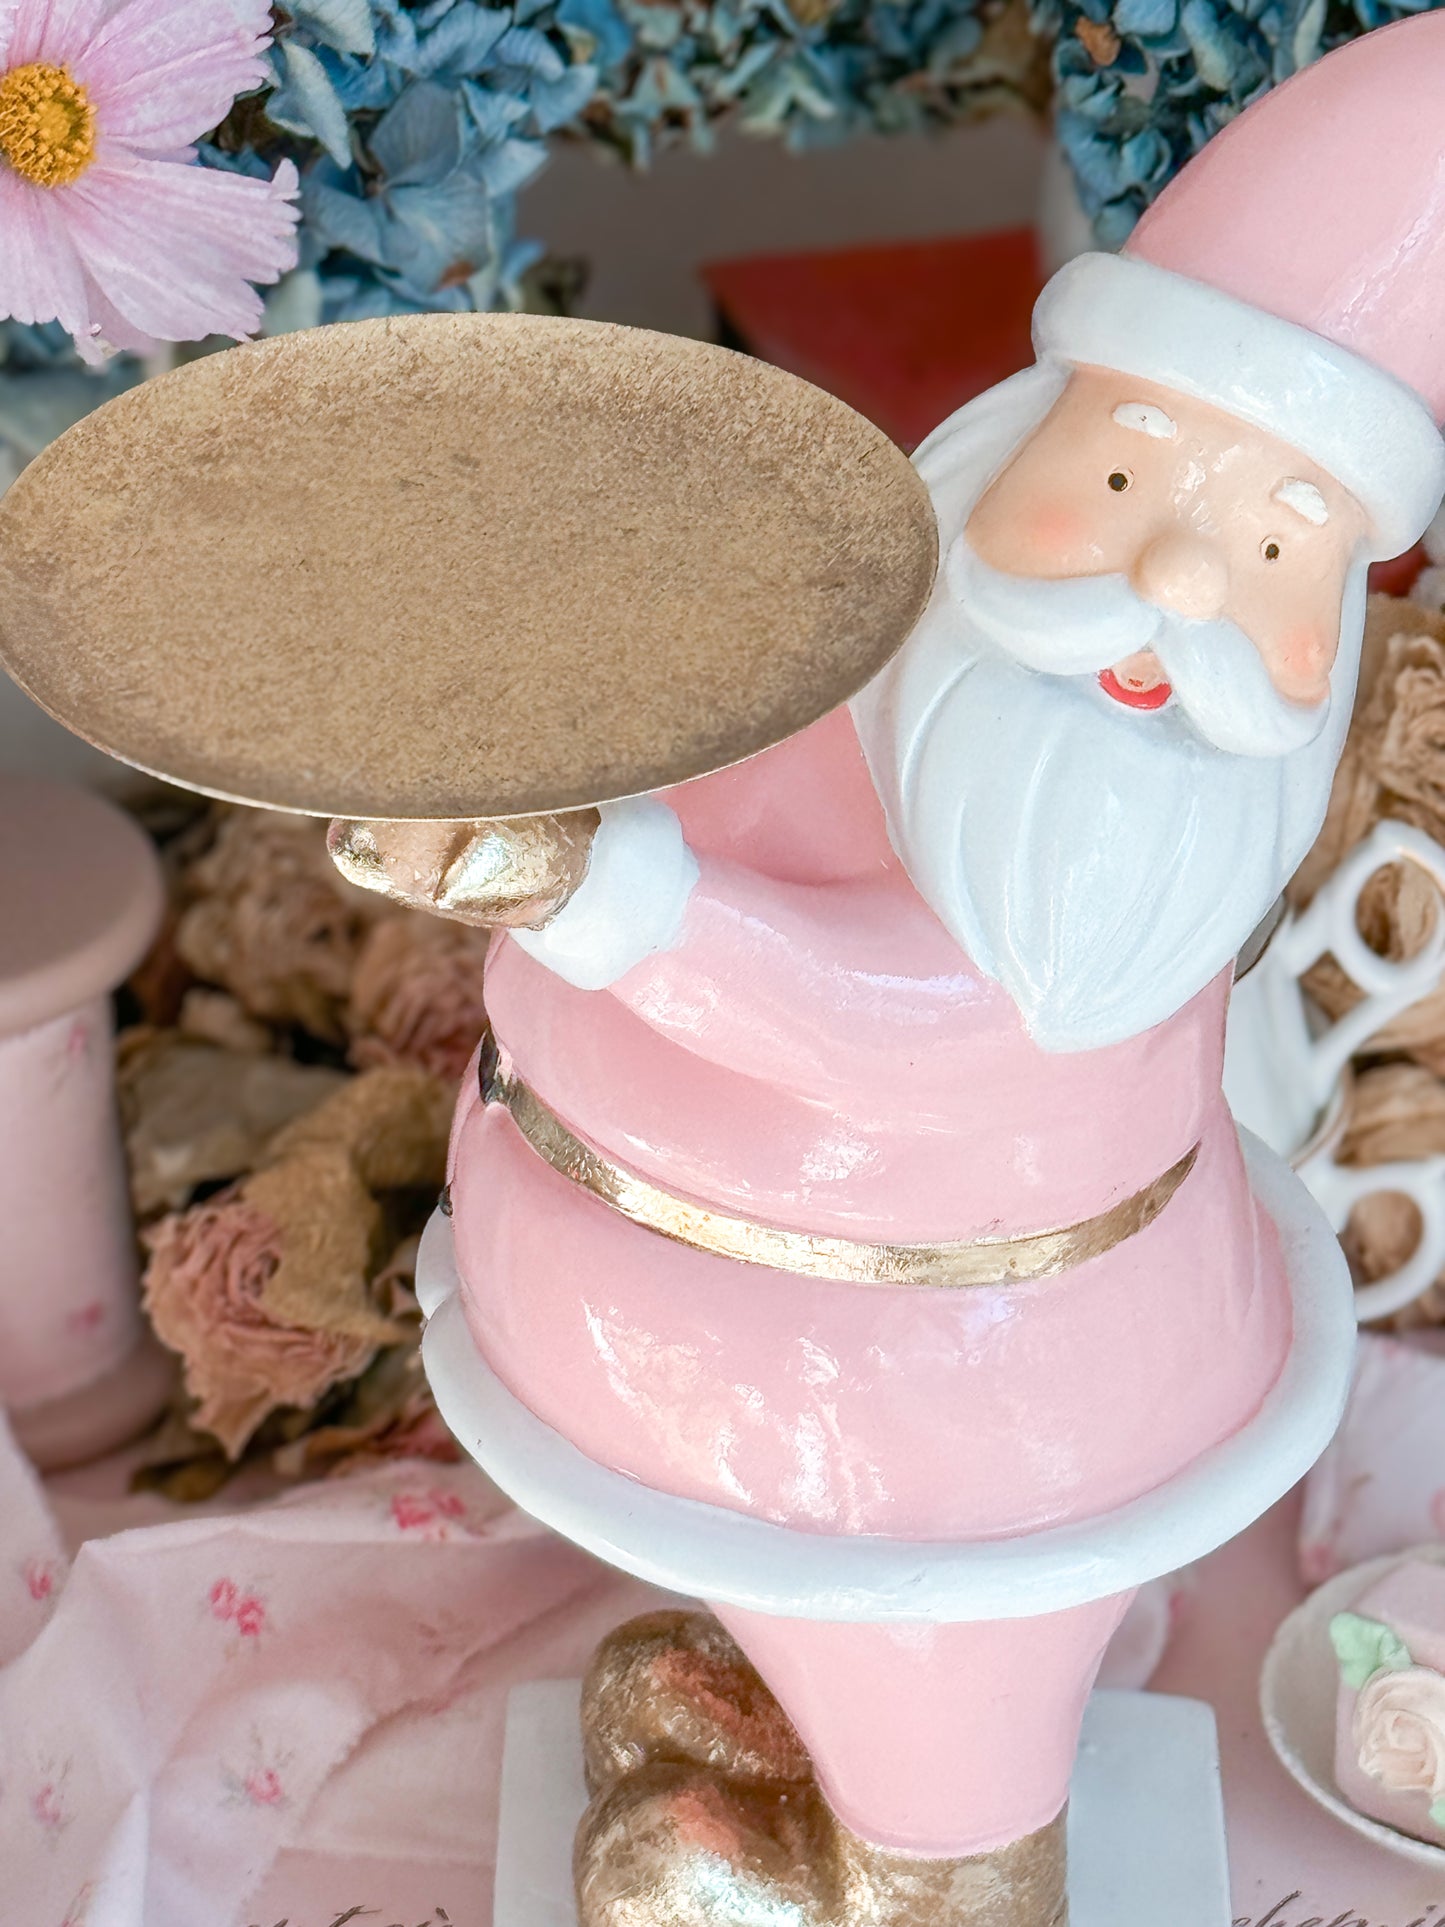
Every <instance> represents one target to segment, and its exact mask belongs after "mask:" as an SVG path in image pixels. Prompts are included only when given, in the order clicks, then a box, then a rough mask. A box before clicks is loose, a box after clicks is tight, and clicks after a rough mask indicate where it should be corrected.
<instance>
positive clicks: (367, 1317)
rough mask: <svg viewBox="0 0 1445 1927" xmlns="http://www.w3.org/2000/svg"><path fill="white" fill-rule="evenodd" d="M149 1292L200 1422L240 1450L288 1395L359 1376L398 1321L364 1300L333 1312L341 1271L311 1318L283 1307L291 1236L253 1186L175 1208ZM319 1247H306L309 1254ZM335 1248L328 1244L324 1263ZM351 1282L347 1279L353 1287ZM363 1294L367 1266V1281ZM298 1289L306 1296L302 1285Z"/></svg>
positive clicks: (156, 1247) (233, 1453)
mask: <svg viewBox="0 0 1445 1927" xmlns="http://www.w3.org/2000/svg"><path fill="white" fill-rule="evenodd" d="M147 1242H148V1243H149V1245H150V1263H149V1265H148V1266H147V1269H146V1276H145V1300H146V1307H147V1310H148V1311H149V1313H150V1316H151V1320H152V1322H153V1324H154V1325H155V1328H156V1331H157V1333H158V1334H159V1335H160V1337H161V1338H162V1339H163V1340H164V1342H165V1343H166V1344H167V1345H169V1346H170V1347H171V1348H172V1349H173V1350H174V1351H177V1352H179V1353H180V1355H181V1357H182V1359H183V1360H184V1361H185V1378H186V1389H187V1390H188V1391H189V1392H190V1394H191V1395H192V1397H194V1398H195V1399H196V1400H197V1401H198V1404H197V1410H196V1413H195V1423H196V1424H197V1425H199V1426H201V1427H203V1428H204V1429H205V1430H206V1431H208V1432H211V1433H213V1434H214V1436H215V1437H216V1438H218V1439H219V1440H220V1442H221V1444H222V1445H223V1446H224V1448H225V1450H226V1452H227V1454H228V1455H229V1456H230V1457H232V1458H236V1457H238V1456H239V1455H240V1453H241V1452H242V1451H243V1450H244V1448H245V1446H246V1444H247V1442H248V1441H249V1440H250V1438H251V1437H252V1435H253V1434H254V1433H255V1431H256V1429H257V1427H258V1426H259V1425H260V1424H261V1423H262V1421H263V1420H264V1419H265V1418H266V1417H267V1416H268V1415H269V1414H270V1413H271V1412H273V1411H276V1410H277V1409H279V1408H281V1407H285V1406H299V1407H303V1408H304V1407H308V1406H311V1405H313V1404H314V1403H315V1402H316V1400H317V1399H318V1398H320V1397H321V1395H322V1393H323V1392H326V1391H329V1390H330V1389H331V1387H332V1386H334V1385H338V1384H340V1383H342V1382H343V1381H344V1380H346V1379H351V1378H355V1377H356V1376H357V1374H358V1373H360V1372H361V1371H362V1370H364V1368H365V1367H366V1365H367V1364H368V1363H369V1361H370V1360H371V1358H372V1357H373V1356H374V1355H375V1353H376V1350H377V1347H378V1345H379V1344H380V1343H383V1342H385V1339H386V1336H387V1335H388V1332H389V1329H390V1328H389V1327H388V1326H387V1325H386V1324H385V1322H384V1321H383V1320H381V1319H380V1318H379V1317H377V1316H376V1315H375V1314H374V1313H369V1312H367V1311H366V1310H365V1309H364V1307H361V1308H357V1307H348V1310H347V1314H346V1315H340V1316H329V1317H328V1316H325V1315H324V1311H325V1306H326V1299H327V1294H328V1292H329V1294H330V1296H332V1297H335V1296H337V1295H339V1294H338V1293H337V1292H336V1291H335V1289H334V1287H333V1286H332V1282H331V1280H329V1279H328V1280H327V1281H326V1285H325V1286H324V1287H323V1289H322V1290H321V1291H319V1292H318V1293H317V1300H318V1313H319V1314H322V1315H318V1316H317V1318H316V1320H315V1322H314V1323H313V1324H310V1325H305V1324H301V1323H299V1322H296V1321H295V1320H293V1319H288V1318H286V1317H285V1316H284V1315H281V1314H280V1313H279V1312H278V1308H277V1305H276V1304H275V1302H274V1300H275V1296H276V1293H275V1292H274V1291H272V1292H271V1298H272V1302H271V1303H268V1302H267V1300H268V1288H270V1287H272V1286H273V1283H275V1282H276V1281H278V1278H279V1275H280V1274H281V1273H282V1271H283V1266H284V1267H286V1268H287V1269H288V1270H289V1271H292V1272H294V1271H295V1270H297V1268H298V1267H297V1265H296V1262H295V1258H294V1256H293V1257H292V1259H291V1262H290V1264H289V1265H288V1263H287V1253H288V1243H289V1244H291V1245H295V1244H297V1243H301V1242H304V1241H303V1240H301V1239H297V1238H296V1237H294V1236H293V1237H292V1238H291V1239H290V1240H288V1238H287V1236H286V1231H285V1230H284V1229H283V1227H282V1225H281V1224H279V1223H278V1222H277V1219H276V1218H275V1217H274V1216H272V1215H271V1214H270V1213H268V1212H266V1211H264V1210H263V1209H261V1208H260V1206H259V1205H258V1204H256V1203H255V1202H253V1201H252V1200H251V1199H249V1198H248V1197H246V1196H245V1195H244V1193H241V1192H238V1193H232V1194H229V1195H223V1196H221V1197H217V1198H215V1199H212V1200H210V1201H209V1202H207V1203H205V1204H202V1205H197V1206H196V1207H194V1208H193V1209H192V1210H190V1211H185V1212H181V1213H179V1214H177V1215H174V1216H172V1217H168V1218H164V1219H162V1220H161V1222H160V1223H159V1224H158V1225H156V1226H154V1227H153V1228H152V1229H151V1231H150V1232H149V1233H148V1234H147ZM306 1255H308V1254H303V1261H304V1257H305V1256H306ZM326 1256H329V1254H323V1260H322V1262H323V1263H324V1262H325V1258H326ZM350 1284H351V1279H350V1277H349V1275H348V1276H346V1277H344V1278H343V1280H342V1288H343V1293H344V1292H345V1291H346V1289H347V1287H349V1286H350ZM360 1287H361V1291H362V1292H363V1293H364V1289H365V1279H364V1275H363V1276H362V1278H361V1280H360ZM287 1295H288V1297H289V1298H291V1299H293V1300H294V1299H296V1298H297V1293H296V1290H295V1287H294V1285H293V1287H292V1289H291V1291H290V1293H289V1294H287Z"/></svg>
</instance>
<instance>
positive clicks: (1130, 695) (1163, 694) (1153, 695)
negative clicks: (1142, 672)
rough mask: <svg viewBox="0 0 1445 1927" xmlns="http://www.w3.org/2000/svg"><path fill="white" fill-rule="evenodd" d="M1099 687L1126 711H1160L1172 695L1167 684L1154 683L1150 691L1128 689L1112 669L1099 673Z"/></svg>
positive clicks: (1172, 692)
mask: <svg viewBox="0 0 1445 1927" xmlns="http://www.w3.org/2000/svg"><path fill="white" fill-rule="evenodd" d="M1099 687H1100V689H1102V690H1103V692H1104V694H1105V695H1106V696H1112V697H1113V698H1114V701H1115V702H1116V703H1123V705H1124V707H1125V708H1126V709H1162V708H1163V707H1164V705H1165V703H1167V702H1168V700H1169V698H1170V697H1171V696H1172V695H1173V694H1174V691H1173V690H1172V689H1171V688H1170V686H1169V684H1168V683H1167V682H1156V683H1155V684H1154V686H1153V688H1152V689H1130V688H1129V686H1128V684H1127V683H1122V682H1120V680H1119V678H1118V677H1117V676H1116V675H1115V674H1114V672H1113V670H1112V669H1105V670H1103V671H1102V672H1101V673H1100V676H1099Z"/></svg>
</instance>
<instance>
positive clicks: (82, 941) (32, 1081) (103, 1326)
mask: <svg viewBox="0 0 1445 1927" xmlns="http://www.w3.org/2000/svg"><path fill="white" fill-rule="evenodd" d="M0 825H3V837H4V841H3V846H0V848H3V864H0V886H3V899H0V1226H3V1228H4V1229H3V1238H0V1404H3V1406H4V1407H5V1408H6V1411H7V1414H8V1417H9V1419H10V1423H11V1425H12V1427H13V1428H14V1430H15V1432H16V1434H17V1435H18V1437H19V1439H20V1441H21V1443H22V1444H23V1445H24V1446H25V1447H26V1449H27V1450H28V1451H29V1452H30V1454H31V1456H32V1458H34V1459H35V1461H36V1462H37V1463H38V1464H39V1465H41V1466H42V1467H45V1468H51V1467H54V1466H58V1465H63V1464H70V1463H74V1462H76V1461H78V1460H81V1459H85V1458H89V1457H92V1456H94V1455H95V1454H97V1453H100V1452H104V1451H106V1450H108V1449H109V1448H111V1447H112V1446H115V1445H118V1444H120V1443H121V1442H122V1441H124V1440H125V1439H127V1438H130V1437H133V1436H134V1435H135V1433H136V1432H138V1431H139V1430H140V1429H141V1428H142V1427H143V1426H144V1425H145V1424H146V1423H147V1422H148V1421H149V1420H150V1419H151V1418H152V1417H154V1415H155V1413H156V1412H157V1410H158V1409H159V1407H160V1405H161V1404H162V1403H163V1401H164V1398H165V1394H166V1390H167V1387H168V1383H169V1371H168V1367H167V1365H166V1363H165V1360H164V1355H163V1354H162V1353H161V1352H160V1350H159V1347H157V1346H156V1345H155V1343H154V1341H153V1340H152V1339H150V1338H149V1337H148V1335H147V1333H146V1328H145V1324H144V1320H143V1319H142V1316H141V1310H140V1295H139V1283H138V1280H139V1266H138V1254H137V1247H136V1240H135V1232H134V1227H133V1225H132V1222H131V1215H130V1206H129V1201H128V1196H127V1189H126V1178H125V1165H124V1159H123V1156H122V1150H121V1140H120V1129H119V1121H118V1118H117V1115H116V1103H115V1075H114V1051H113V1047H112V1029H113V1026H112V1019H111V993H112V991H113V990H114V989H115V987H116V985H117V984H119V983H120V982H122V981H123V979H124V978H125V977H126V976H127V975H129V973H130V972H131V971H132V970H133V969H134V968H135V966H136V964H138V963H139V962H140V960H141V958H142V957H143V956H144V954H145V952H146V950H147V949H148V947H149V946H150V944H151V942H152V940H153V938H154V936H155V933H156V930H157V929H158V927H159V925H160V921H161V915H162V911H163V907H164V890H163V886H162V881H161V871H160V864H159V862H158V860H157V857H156V854H155V850H154V848H153V847H152V845H151V843H150V840H149V839H148V838H147V837H146V835H145V834H144V832H143V831H142V830H141V829H140V828H139V827H138V826H137V825H136V824H135V823H134V822H132V820H131V819H130V818H129V817H127V816H125V815H124V814H122V812H121V811H120V810H118V809H116V808H114V807H113V806H112V805H111V804H109V803H106V802H104V801H102V800H101V799H100V798H99V797H96V796H93V795H90V794H89V793H87V792H86V791H83V790H77V789H70V788H67V787H64V786H62V785H61V784H58V783H50V782H45V781H41V780H39V779H37V778H33V777H28V776H26V777H21V776H9V775H0Z"/></svg>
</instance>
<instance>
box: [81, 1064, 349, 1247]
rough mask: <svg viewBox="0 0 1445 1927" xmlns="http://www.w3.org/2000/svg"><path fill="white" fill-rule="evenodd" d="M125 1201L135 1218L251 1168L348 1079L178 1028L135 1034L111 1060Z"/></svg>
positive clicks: (170, 1207) (182, 1201)
mask: <svg viewBox="0 0 1445 1927" xmlns="http://www.w3.org/2000/svg"><path fill="white" fill-rule="evenodd" d="M117 1082H118V1086H119V1094H120V1110H121V1123H122V1129H123V1131H124V1134H125V1148H126V1157H127V1160H128V1162H129V1166H130V1182H131V1197H132V1200H133V1202H134V1204H135V1209H136V1213H137V1215H138V1216H139V1217H141V1218H148V1217H151V1216H152V1215H153V1214H154V1213H155V1212H157V1211H163V1210H171V1211H174V1210H178V1209H179V1208H180V1207H181V1206H183V1205H185V1204H188V1203H189V1202H190V1199H191V1195H192V1193H193V1192H194V1190H195V1188H196V1186H197V1185H200V1184H214V1183H216V1182H217V1181H218V1180H229V1179H231V1178H236V1177H240V1176H242V1175H243V1174H244V1173H246V1172H248V1171H250V1170H252V1169H253V1168H254V1166H255V1165H256V1164H257V1163H258V1162H259V1160H260V1158H261V1156H262V1154H263V1152H264V1151H265V1149H266V1147H267V1145H268V1144H269V1143H270V1141H271V1139H272V1138H273V1137H274V1136H275V1134H276V1133H277V1132H278V1131H279V1130H280V1129H281V1128H282V1127H283V1126H284V1125H287V1124H290V1123H292V1122H293V1121H294V1120H295V1119H296V1118H298V1117H300V1116H302V1115H303V1114H304V1113H305V1112H307V1111H309V1110H313V1109H314V1108H315V1107H316V1106H317V1105H318V1104H320V1103H321V1102H322V1101H323V1099H325V1098H327V1097H329V1096H330V1095H331V1094H332V1092H333V1091H335V1090H337V1089H338V1087H339V1086H340V1085H342V1084H343V1083H344V1082H345V1078H344V1075H343V1073H341V1072H339V1071H330V1070H323V1069H321V1068H320V1067H319V1066H314V1065H306V1064H297V1063H293V1062H292V1061H291V1060H290V1059H289V1058H284V1057H271V1056H266V1057H261V1056H256V1055H254V1054H253V1055H250V1056H238V1055H237V1054H235V1053H234V1052H232V1051H227V1050H222V1049H220V1048H219V1047H217V1046H216V1045H214V1044H205V1043H201V1042H199V1041H196V1040H193V1039H190V1038H187V1037H184V1036H181V1035H180V1034H179V1033H177V1032H175V1031H159V1032H157V1031H132V1032H129V1033H127V1034H126V1035H125V1036H123V1037H122V1038H121V1040H120V1048H119V1054H118V1059H117Z"/></svg>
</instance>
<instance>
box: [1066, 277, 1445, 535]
mask: <svg viewBox="0 0 1445 1927" xmlns="http://www.w3.org/2000/svg"><path fill="white" fill-rule="evenodd" d="M1034 346H1035V348H1036V350H1037V352H1038V355H1039V358H1040V360H1043V359H1044V358H1045V357H1048V358H1051V359H1053V360H1055V361H1064V362H1070V363H1073V364H1076V365H1080V366H1086V367H1097V368H1112V369H1115V370H1117V371H1118V372H1119V373H1121V374H1129V375H1138V376H1140V377H1141V378H1142V379H1144V380H1146V381H1152V382H1158V383H1159V384H1160V386H1161V387H1164V388H1172V389H1174V390H1176V391H1177V392H1178V393H1179V394H1181V395H1192V396H1193V397H1194V398H1195V400H1196V401H1202V402H1207V403H1208V404H1209V405H1210V406H1212V407H1214V408H1219V409H1222V410H1223V411H1224V412H1225V413H1226V414H1229V415H1236V416H1238V417H1239V419H1240V420H1241V421H1246V422H1249V423H1251V424H1252V425H1253V426H1254V427H1256V428H1260V429H1263V430H1264V432H1265V433H1266V434H1268V435H1273V436H1275V437H1276V438H1277V439H1278V440H1280V441H1282V442H1286V443H1288V445H1289V446H1290V447H1291V448H1297V449H1299V450H1300V451H1301V453H1303V454H1305V455H1308V456H1309V458H1310V459H1311V461H1313V462H1316V463H1318V465H1319V466H1320V467H1321V468H1322V469H1324V470H1325V472H1326V473H1327V474H1329V475H1332V476H1333V477H1334V479H1335V480H1336V481H1337V482H1339V483H1340V484H1341V486H1342V487H1344V488H1347V489H1348V490H1349V491H1350V493H1351V494H1352V495H1353V496H1354V497H1355V498H1356V500H1357V501H1359V502H1360V503H1361V504H1362V505H1363V506H1364V508H1365V509H1366V511H1367V512H1368V513H1369V515H1370V517H1371V519H1372V520H1373V522H1374V524H1375V534H1376V539H1375V540H1374V541H1372V543H1371V544H1370V547H1371V551H1372V553H1374V554H1376V555H1380V556H1391V555H1399V554H1400V553H1401V552H1402V551H1403V550H1405V549H1408V548H1409V547H1410V545H1411V544H1412V543H1413V542H1415V541H1417V540H1418V539H1419V537H1420V535H1421V534H1422V533H1423V532H1424V530H1425V528H1426V526H1427V524H1428V523H1429V521H1430V519H1431V517H1432V516H1433V515H1434V513H1435V510H1436V509H1437V508H1438V506H1439V504H1440V498H1441V495H1442V493H1445V441H1442V440H1441V436H1440V431H1439V430H1438V429H1437V428H1436V426H1435V423H1434V420H1433V419H1432V417H1431V415H1430V411H1429V410H1428V409H1427V408H1426V406H1425V404H1424V402H1422V401H1421V400H1420V398H1419V396H1418V395H1416V394H1415V392H1414V390H1413V389H1411V388H1407V387H1406V386H1405V384H1404V383H1403V382H1401V381H1397V380H1396V378H1395V377H1394V376H1393V375H1389V374H1386V373H1385V371H1384V370H1383V369H1381V368H1377V367H1375V366H1374V364H1373V363H1372V362H1368V361H1365V360H1364V359H1362V357H1361V356H1359V355H1356V354H1352V353H1350V351H1349V350H1348V349H1345V348H1338V347H1336V346H1335V344H1334V343H1333V342H1331V341H1326V340H1325V339H1324V337H1323V336H1322V335H1317V334H1314V333H1312V332H1311V331H1310V330H1309V329H1308V328H1301V327H1298V326H1296V324H1295V323H1294V322H1292V321H1281V320H1280V319H1279V318H1278V317H1277V316H1275V315H1272V314H1267V313H1266V312H1265V311H1264V310H1263V309H1262V308H1254V307H1251V306H1249V305H1248V304H1247V303H1245V302H1243V301H1238V300H1236V299H1235V298H1234V296H1233V295H1228V294H1223V293H1221V292H1220V290H1219V289H1218V288H1211V287H1209V286H1207V285H1206V284H1205V283H1204V282H1202V281H1191V280H1189V279H1188V278H1187V277H1186V276H1184V275H1182V274H1175V273H1173V272H1172V271H1171V270H1170V269H1168V268H1158V267H1155V266H1154V265H1153V264H1152V263H1151V262H1148V261H1141V260H1138V259H1137V258H1136V257H1134V256H1132V255H1127V254H1081V255H1079V256H1078V257H1077V258H1076V259H1075V260H1073V261H1070V262H1069V263H1067V265H1066V266H1064V267H1062V268H1060V270H1059V272H1058V273H1057V274H1056V275H1055V276H1054V277H1053V279H1052V280H1051V281H1050V282H1049V284H1048V286H1047V287H1046V288H1045V289H1044V291H1043V293H1042V294H1041V295H1040V296H1039V299H1038V303H1037V305H1036V307H1035V308H1034Z"/></svg>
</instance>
